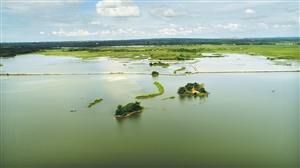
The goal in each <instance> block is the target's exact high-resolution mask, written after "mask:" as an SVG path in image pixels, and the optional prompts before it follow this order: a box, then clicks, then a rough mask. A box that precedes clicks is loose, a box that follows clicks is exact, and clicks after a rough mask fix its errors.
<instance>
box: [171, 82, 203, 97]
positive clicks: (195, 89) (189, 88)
mask: <svg viewBox="0 0 300 168" xmlns="http://www.w3.org/2000/svg"><path fill="white" fill-rule="evenodd" d="M177 93H178V94H179V95H180V96H199V97H206V96H208V94H209V93H208V92H207V91H206V90H205V88H204V84H203V83H202V84H199V83H197V82H195V83H187V84H186V85H185V86H182V87H179V89H178V91H177Z"/></svg>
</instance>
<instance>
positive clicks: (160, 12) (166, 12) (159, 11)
mask: <svg viewBox="0 0 300 168" xmlns="http://www.w3.org/2000/svg"><path fill="white" fill-rule="evenodd" d="M149 13H150V14H151V15H152V16H155V17H167V18H175V17H182V16H185V15H187V13H185V12H175V11H174V10H173V9H171V8H166V7H152V8H150V9H149Z"/></svg>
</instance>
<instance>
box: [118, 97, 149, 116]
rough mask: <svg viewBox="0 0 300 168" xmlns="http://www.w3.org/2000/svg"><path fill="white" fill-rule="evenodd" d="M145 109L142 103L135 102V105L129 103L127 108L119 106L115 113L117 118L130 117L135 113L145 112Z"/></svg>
mask: <svg viewBox="0 0 300 168" xmlns="http://www.w3.org/2000/svg"><path fill="white" fill-rule="evenodd" d="M144 109H145V108H144V107H143V106H141V102H138V101H136V102H133V103H128V104H126V105H125V106H122V105H118V106H117V110H116V111H115V113H114V116H115V117H129V116H131V115H132V114H134V113H140V112H142V111H143V110H144Z"/></svg>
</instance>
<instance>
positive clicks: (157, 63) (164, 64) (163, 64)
mask: <svg viewBox="0 0 300 168" xmlns="http://www.w3.org/2000/svg"><path fill="white" fill-rule="evenodd" d="M149 65H150V66H162V67H163V68H168V67H169V66H170V64H168V63H163V62H160V61H159V62H153V63H152V62H150V63H149Z"/></svg>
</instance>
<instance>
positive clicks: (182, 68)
mask: <svg viewBox="0 0 300 168" xmlns="http://www.w3.org/2000/svg"><path fill="white" fill-rule="evenodd" d="M183 70H185V67H184V66H183V67H181V68H179V69H176V70H175V71H174V74H176V73H177V71H183Z"/></svg>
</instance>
